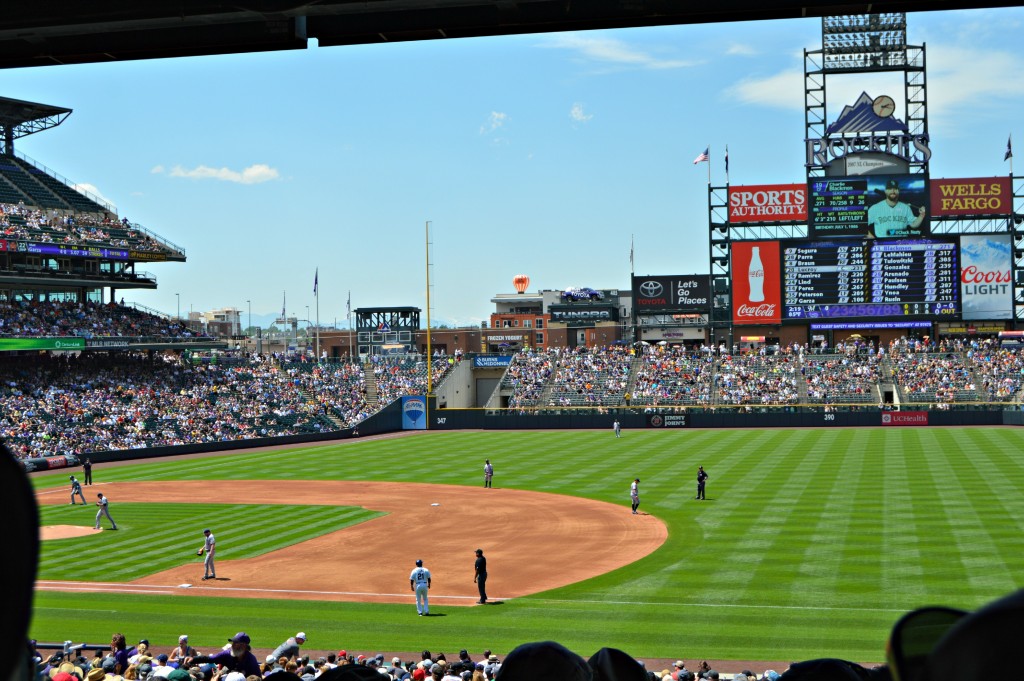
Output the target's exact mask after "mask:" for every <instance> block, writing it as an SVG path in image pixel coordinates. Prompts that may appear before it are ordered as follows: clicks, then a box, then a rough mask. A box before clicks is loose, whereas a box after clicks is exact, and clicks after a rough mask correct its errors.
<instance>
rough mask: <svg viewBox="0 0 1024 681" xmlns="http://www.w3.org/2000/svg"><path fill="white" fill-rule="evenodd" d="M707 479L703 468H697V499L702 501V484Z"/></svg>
mask: <svg viewBox="0 0 1024 681" xmlns="http://www.w3.org/2000/svg"><path fill="white" fill-rule="evenodd" d="M707 479H708V474H707V473H706V472H705V471H704V466H697V498H698V499H704V483H705V482H706V481H707Z"/></svg>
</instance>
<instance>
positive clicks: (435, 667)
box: [430, 664, 444, 674]
mask: <svg viewBox="0 0 1024 681" xmlns="http://www.w3.org/2000/svg"><path fill="white" fill-rule="evenodd" d="M430 673H431V674H444V667H442V666H441V665H439V664H432V665H430Z"/></svg>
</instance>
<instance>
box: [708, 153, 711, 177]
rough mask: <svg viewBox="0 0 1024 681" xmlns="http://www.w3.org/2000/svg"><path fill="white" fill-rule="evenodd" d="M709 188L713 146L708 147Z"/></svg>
mask: <svg viewBox="0 0 1024 681" xmlns="http://www.w3.org/2000/svg"><path fill="white" fill-rule="evenodd" d="M708 186H709V187H710V186H711V145H710V144H709V145H708Z"/></svg>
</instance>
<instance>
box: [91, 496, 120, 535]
mask: <svg viewBox="0 0 1024 681" xmlns="http://www.w3.org/2000/svg"><path fill="white" fill-rule="evenodd" d="M96 496H97V497H99V501H97V502H96V505H97V506H99V510H98V511H96V528H95V529H97V530H98V529H100V518H101V517H103V516H107V520H109V521H110V524H111V528H110V529H112V530H116V529H117V523H115V522H114V519H113V518H111V517H110V509H109V508H108V506H109V504H108V502H107V498H106V497H105V496H103V492H100V493H99V494H97V495H96Z"/></svg>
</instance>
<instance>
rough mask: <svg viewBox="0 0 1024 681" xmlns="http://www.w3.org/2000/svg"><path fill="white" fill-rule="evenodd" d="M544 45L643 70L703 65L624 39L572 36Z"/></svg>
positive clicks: (586, 57) (562, 37) (597, 60)
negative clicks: (662, 54)
mask: <svg viewBox="0 0 1024 681" xmlns="http://www.w3.org/2000/svg"><path fill="white" fill-rule="evenodd" d="M544 46H545V47H551V48H555V49H563V50H572V51H574V52H576V53H577V54H579V55H580V56H581V57H582V58H583V59H586V60H588V61H595V62H600V63H602V64H614V65H617V66H628V67H634V68H640V69H652V70H653V69H680V68H685V67H688V66H694V65H695V64H699V63H701V62H699V61H687V60H683V59H664V58H661V57H658V56H656V55H654V54H650V53H648V52H644V51H642V50H639V49H637V48H635V47H633V46H631V45H628V44H626V43H624V42H623V41H621V40H616V39H613V38H592V37H583V36H581V35H576V34H572V33H570V34H566V35H560V36H558V37H556V38H554V39H552V40H549V41H548V42H546V43H544Z"/></svg>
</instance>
